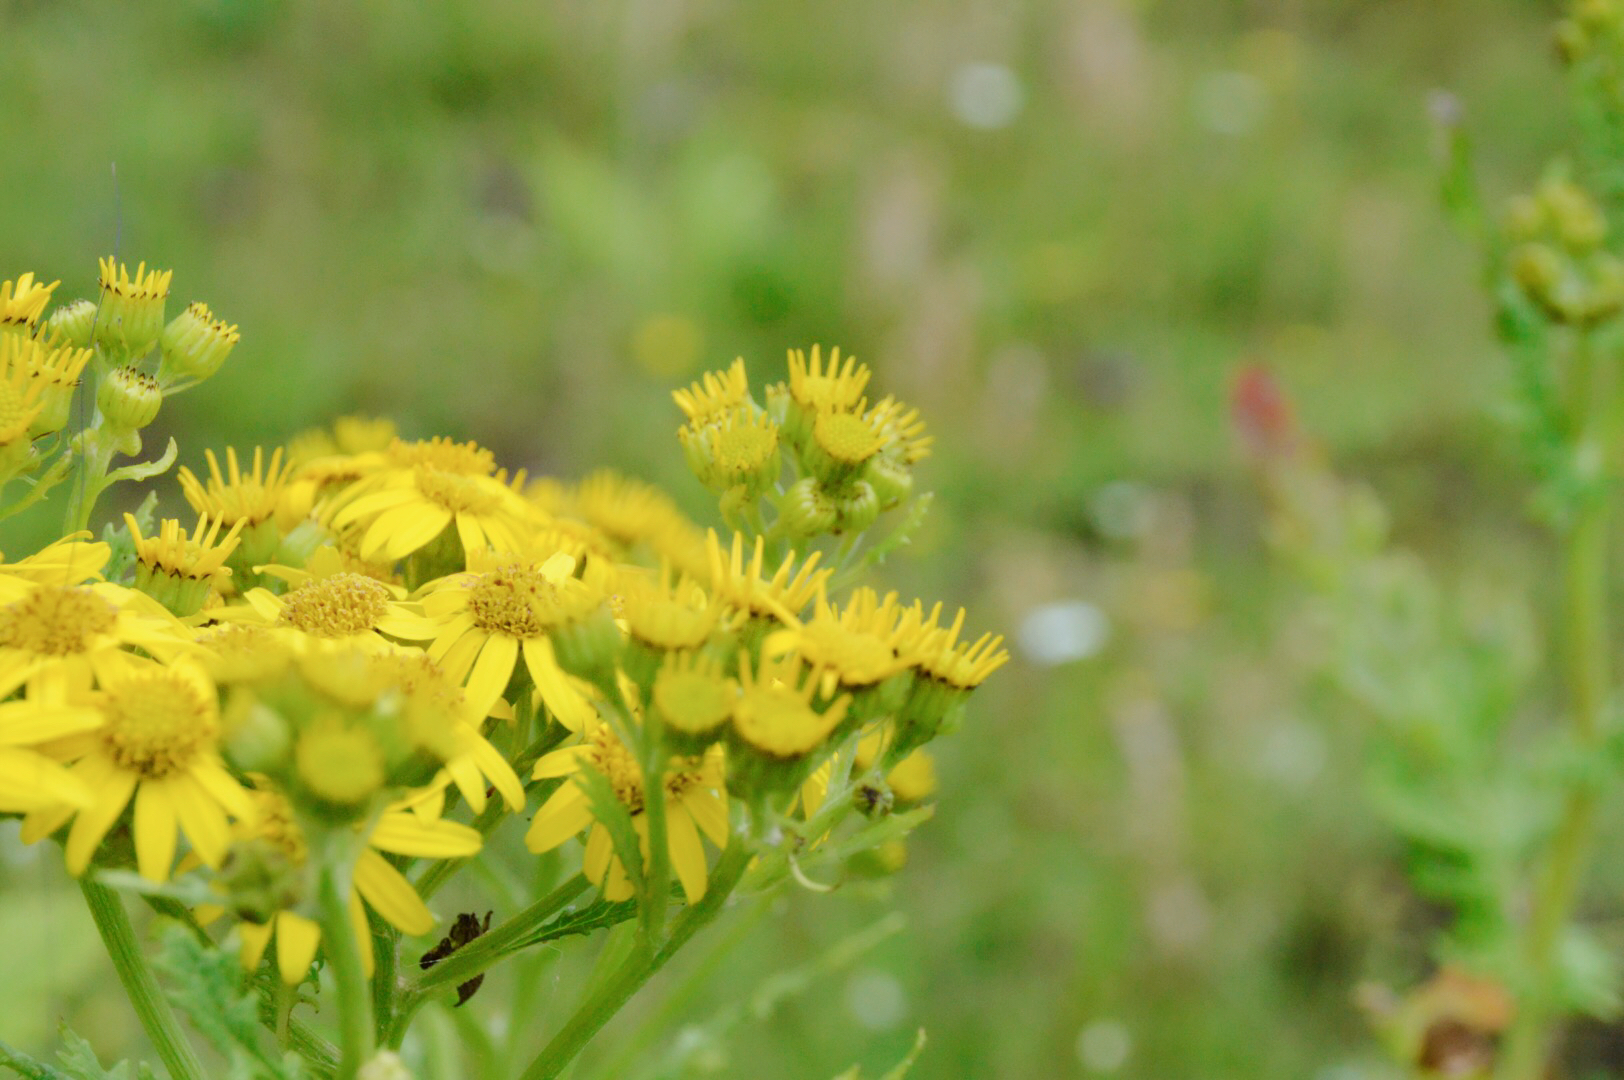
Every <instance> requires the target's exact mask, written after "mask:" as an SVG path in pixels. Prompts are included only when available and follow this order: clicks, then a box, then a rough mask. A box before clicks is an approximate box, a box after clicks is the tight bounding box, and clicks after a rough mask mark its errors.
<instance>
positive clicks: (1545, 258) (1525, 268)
mask: <svg viewBox="0 0 1624 1080" xmlns="http://www.w3.org/2000/svg"><path fill="white" fill-rule="evenodd" d="M1511 276H1512V277H1513V278H1515V279H1516V282H1517V284H1518V285H1519V286H1521V287H1522V290H1523V292H1525V293H1527V294H1528V295H1529V296H1531V297H1533V298H1534V299H1536V300H1540V301H1544V300H1546V299H1548V298H1549V297H1550V295H1551V292H1552V290H1554V289H1555V288H1556V285H1557V283H1558V282H1559V281H1560V280H1561V279H1562V257H1561V256H1560V255H1558V254H1557V253H1556V251H1555V250H1554V249H1553V248H1551V247H1550V246H1549V245H1547V244H1524V245H1522V246H1521V247H1519V248H1518V249H1517V250H1516V251H1515V252H1513V253H1512V256H1511Z"/></svg>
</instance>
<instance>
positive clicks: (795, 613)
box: [706, 531, 832, 622]
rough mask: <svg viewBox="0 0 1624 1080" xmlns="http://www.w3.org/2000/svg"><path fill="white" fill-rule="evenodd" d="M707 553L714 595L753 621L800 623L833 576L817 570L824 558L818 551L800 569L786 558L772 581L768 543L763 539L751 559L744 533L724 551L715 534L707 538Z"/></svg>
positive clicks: (757, 540) (829, 572)
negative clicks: (774, 620) (760, 619)
mask: <svg viewBox="0 0 1624 1080" xmlns="http://www.w3.org/2000/svg"><path fill="white" fill-rule="evenodd" d="M706 549H707V551H708V552H709V555H710V569H711V573H710V581H711V591H712V592H713V593H714V594H715V595H716V597H717V598H718V599H720V600H722V601H723V602H725V603H728V604H731V605H732V606H733V607H734V608H736V609H737V610H738V611H740V612H742V613H743V614H744V615H746V616H747V617H750V618H766V619H781V620H783V621H785V622H794V621H796V619H798V618H799V616H800V613H801V612H802V611H804V610H806V605H807V604H809V603H811V602H812V598H813V597H815V596H817V595H818V592H819V591H820V590H821V589H823V588H824V587H825V586H827V584H828V582H829V577H830V575H831V573H832V571H830V570H828V569H822V570H820V569H818V568H817V566H818V561H819V559H820V558H821V554H820V553H819V552H816V551H814V552H812V554H810V555H808V556H807V557H806V559H805V561H803V562H802V563H801V564H800V566H799V567H797V566H796V565H795V557H794V556H793V555H788V556H785V558H784V561H783V562H782V563H780V564H779V565H778V568H777V569H776V570H774V571H773V572H772V575H771V576H770V577H769V576H768V575H767V567H766V558H767V545H766V539H765V538H764V537H760V536H758V537H756V540H755V545H754V547H753V549H752V551H751V554H750V557H749V558H748V559H747V558H746V557H745V540H744V535H743V534H742V533H734V534H733V546H732V548H731V549H729V550H727V551H724V550H723V548H722V544H721V540H720V539H718V538H717V535H716V533H715V532H714V531H713V532H711V533H710V534H708V536H707V537H706Z"/></svg>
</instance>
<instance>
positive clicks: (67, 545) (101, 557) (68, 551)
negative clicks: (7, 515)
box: [0, 529, 113, 585]
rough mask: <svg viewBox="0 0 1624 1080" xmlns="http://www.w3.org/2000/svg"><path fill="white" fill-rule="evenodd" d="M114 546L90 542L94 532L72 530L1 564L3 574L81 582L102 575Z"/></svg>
mask: <svg viewBox="0 0 1624 1080" xmlns="http://www.w3.org/2000/svg"><path fill="white" fill-rule="evenodd" d="M112 552H113V549H112V548H111V547H109V546H108V545H107V544H105V543H103V542H102V541H100V540H97V541H95V542H93V543H92V542H90V531H89V530H88V529H87V530H83V531H81V532H76V533H70V534H69V535H67V536H64V537H63V538H62V539H60V540H53V541H52V542H51V543H50V544H49V545H47V546H46V547H44V548H42V549H40V550H39V551H37V552H35V553H34V554H32V555H27V556H24V557H23V558H21V559H19V560H17V561H16V562H14V563H0V577H11V578H19V579H21V580H23V581H32V582H36V583H43V584H55V585H78V584H80V583H82V582H84V581H88V580H90V579H91V578H100V577H101V576H102V573H101V572H102V567H104V566H106V565H107V559H108V556H110V555H111V554H112Z"/></svg>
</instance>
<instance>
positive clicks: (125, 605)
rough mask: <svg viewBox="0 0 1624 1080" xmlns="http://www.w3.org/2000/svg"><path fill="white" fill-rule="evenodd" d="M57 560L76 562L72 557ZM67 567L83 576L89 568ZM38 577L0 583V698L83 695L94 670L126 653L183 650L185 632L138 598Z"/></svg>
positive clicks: (104, 586)
mask: <svg viewBox="0 0 1624 1080" xmlns="http://www.w3.org/2000/svg"><path fill="white" fill-rule="evenodd" d="M84 547H86V548H91V549H95V548H101V549H105V547H106V545H103V544H98V545H84ZM47 550H49V549H47ZM41 554H42V555H44V554H45V553H44V552H42V553H41ZM91 554H94V552H91ZM102 557H103V558H104V559H105V554H103V555H102ZM64 558H65V559H68V560H76V559H78V553H74V554H65V555H64ZM69 565H70V566H71V567H72V568H73V569H75V570H78V569H83V568H84V567H86V566H88V560H83V561H72V562H70V563H69ZM41 569H42V570H43V567H41ZM97 569H98V570H99V569H100V567H99V566H98V567H97ZM38 576H39V578H40V579H41V580H37V581H35V580H28V579H27V578H23V577H11V576H4V575H0V696H5V695H9V694H11V693H12V692H13V691H15V690H16V689H17V687H19V686H21V685H22V684H23V683H25V682H26V683H28V687H29V691H28V692H29V697H31V698H32V697H35V696H38V695H40V694H45V695H48V696H50V697H52V698H53V700H60V698H61V697H62V695H63V694H66V693H70V692H75V691H79V690H88V689H90V686H91V682H92V681H93V677H94V674H95V672H94V669H93V664H94V662H95V661H96V660H97V659H99V658H101V657H102V656H104V655H107V654H111V653H117V652H118V651H119V650H120V649H121V648H122V647H124V646H126V645H133V646H136V647H138V648H141V649H143V650H145V651H146V652H148V653H150V654H151V655H153V656H156V657H158V658H159V659H165V660H167V659H169V658H170V657H173V656H176V655H178V654H179V653H181V652H183V651H185V650H186V649H187V648H188V647H189V644H188V641H187V632H186V628H185V627H183V626H182V625H181V624H180V623H179V622H178V621H177V620H176V619H175V617H174V616H173V615H171V614H170V613H169V612H168V611H166V610H165V609H164V608H163V607H162V606H160V605H159V604H158V602H157V601H156V600H153V599H151V598H150V597H148V596H146V595H144V594H142V593H139V592H136V591H134V590H133V589H126V588H123V587H121V586H118V585H112V584H109V583H106V582H102V583H100V584H95V585H60V584H54V583H52V582H51V581H50V580H49V578H48V575H47V574H45V573H40V574H39V575H38Z"/></svg>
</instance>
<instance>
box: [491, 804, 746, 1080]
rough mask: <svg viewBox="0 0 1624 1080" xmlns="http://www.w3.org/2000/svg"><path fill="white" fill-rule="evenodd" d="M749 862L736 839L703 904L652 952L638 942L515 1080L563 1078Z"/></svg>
mask: <svg viewBox="0 0 1624 1080" xmlns="http://www.w3.org/2000/svg"><path fill="white" fill-rule="evenodd" d="M750 857H751V850H750V845H749V844H747V843H746V842H745V841H744V839H743V838H742V837H740V836H738V835H735V836H734V837H733V842H732V843H730V844H728V846H727V850H726V851H724V852H722V857H721V859H720V860H719V861H718V862H717V864H716V868H715V869H714V870H712V871H711V876H710V883H709V885H708V886H707V887H706V889H705V895H704V897H703V899H701V900H700V901H699V903H697V904H694V905H692V906H691V907H689V908H688V909H687V910H685V911H684V912H683V913H682V914H681V915H679V916H678V917H677V920H676V922H674V923H673V924H672V926H671V937H670V938H669V939H668V940H667V941H666V943H665V945H663V946H662V947H661V948H660V949H659V951H657V952H653V951H651V950H650V947H649V944H648V942H647V940H646V939H642V940H639V942H638V944H637V947H636V948H635V949H633V951H632V954H631V955H630V956H629V957H627V958H626V961H625V962H624V963H623V964H621V966H620V969H619V970H618V971H616V972H615V973H614V974H613V975H611V976H610V977H609V978H608V979H605V980H604V982H603V984H602V985H601V986H599V987H598V989H597V991H596V992H594V993H593V994H592V995H591V996H590V997H588V998H587V999H586V1000H585V1001H583V1002H582V1003H581V1007H580V1008H578V1009H576V1010H575V1015H574V1016H572V1017H570V1019H569V1020H568V1021H567V1022H566V1023H565V1024H564V1026H563V1027H562V1028H560V1029H559V1031H558V1034H556V1035H554V1036H553V1038H552V1041H551V1042H549V1043H548V1044H547V1045H546V1047H544V1048H543V1049H542V1051H541V1053H540V1054H539V1055H537V1057H536V1059H535V1060H534V1061H532V1062H531V1063H530V1067H529V1068H528V1069H526V1070H525V1071H524V1074H523V1076H522V1077H521V1078H520V1080H554V1078H556V1077H557V1076H558V1075H559V1074H560V1073H562V1072H563V1071H564V1070H565V1069H566V1068H567V1067H568V1066H569V1063H570V1062H572V1061H574V1060H575V1057H576V1055H577V1054H579V1053H580V1052H581V1050H582V1049H583V1048H585V1046H586V1044H587V1043H588V1042H590V1041H591V1040H592V1037H593V1036H594V1035H596V1034H597V1033H598V1032H599V1030H601V1029H602V1028H603V1025H604V1024H606V1023H608V1022H609V1019H610V1018H611V1017H613V1016H614V1015H615V1013H617V1012H619V1011H620V1009H621V1007H622V1006H624V1005H625V1004H626V1002H628V1001H630V1000H631V997H632V995H633V994H635V993H636V992H637V991H638V990H639V989H640V988H641V987H642V986H643V984H644V983H646V982H648V980H649V979H650V978H652V977H653V975H654V973H655V972H657V971H659V970H660V969H661V968H662V967H664V966H665V964H666V961H668V960H670V959H671V957H672V956H673V955H675V953H676V952H677V950H678V949H681V948H682V946H684V945H686V944H687V943H688V941H689V940H690V939H691V938H692V937H693V936H694V935H695V934H697V933H698V932H699V931H700V930H702V929H703V928H704V927H706V926H707V925H709V924H710V923H711V921H712V920H714V919H715V918H716V916H717V915H719V914H720V913H721V911H722V908H723V906H724V905H725V904H726V903H727V898H728V897H729V896H730V895H732V893H733V889H734V887H735V886H737V885H738V883H739V878H741V877H742V876H743V875H744V871H745V868H746V867H748V866H749V865H750Z"/></svg>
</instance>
